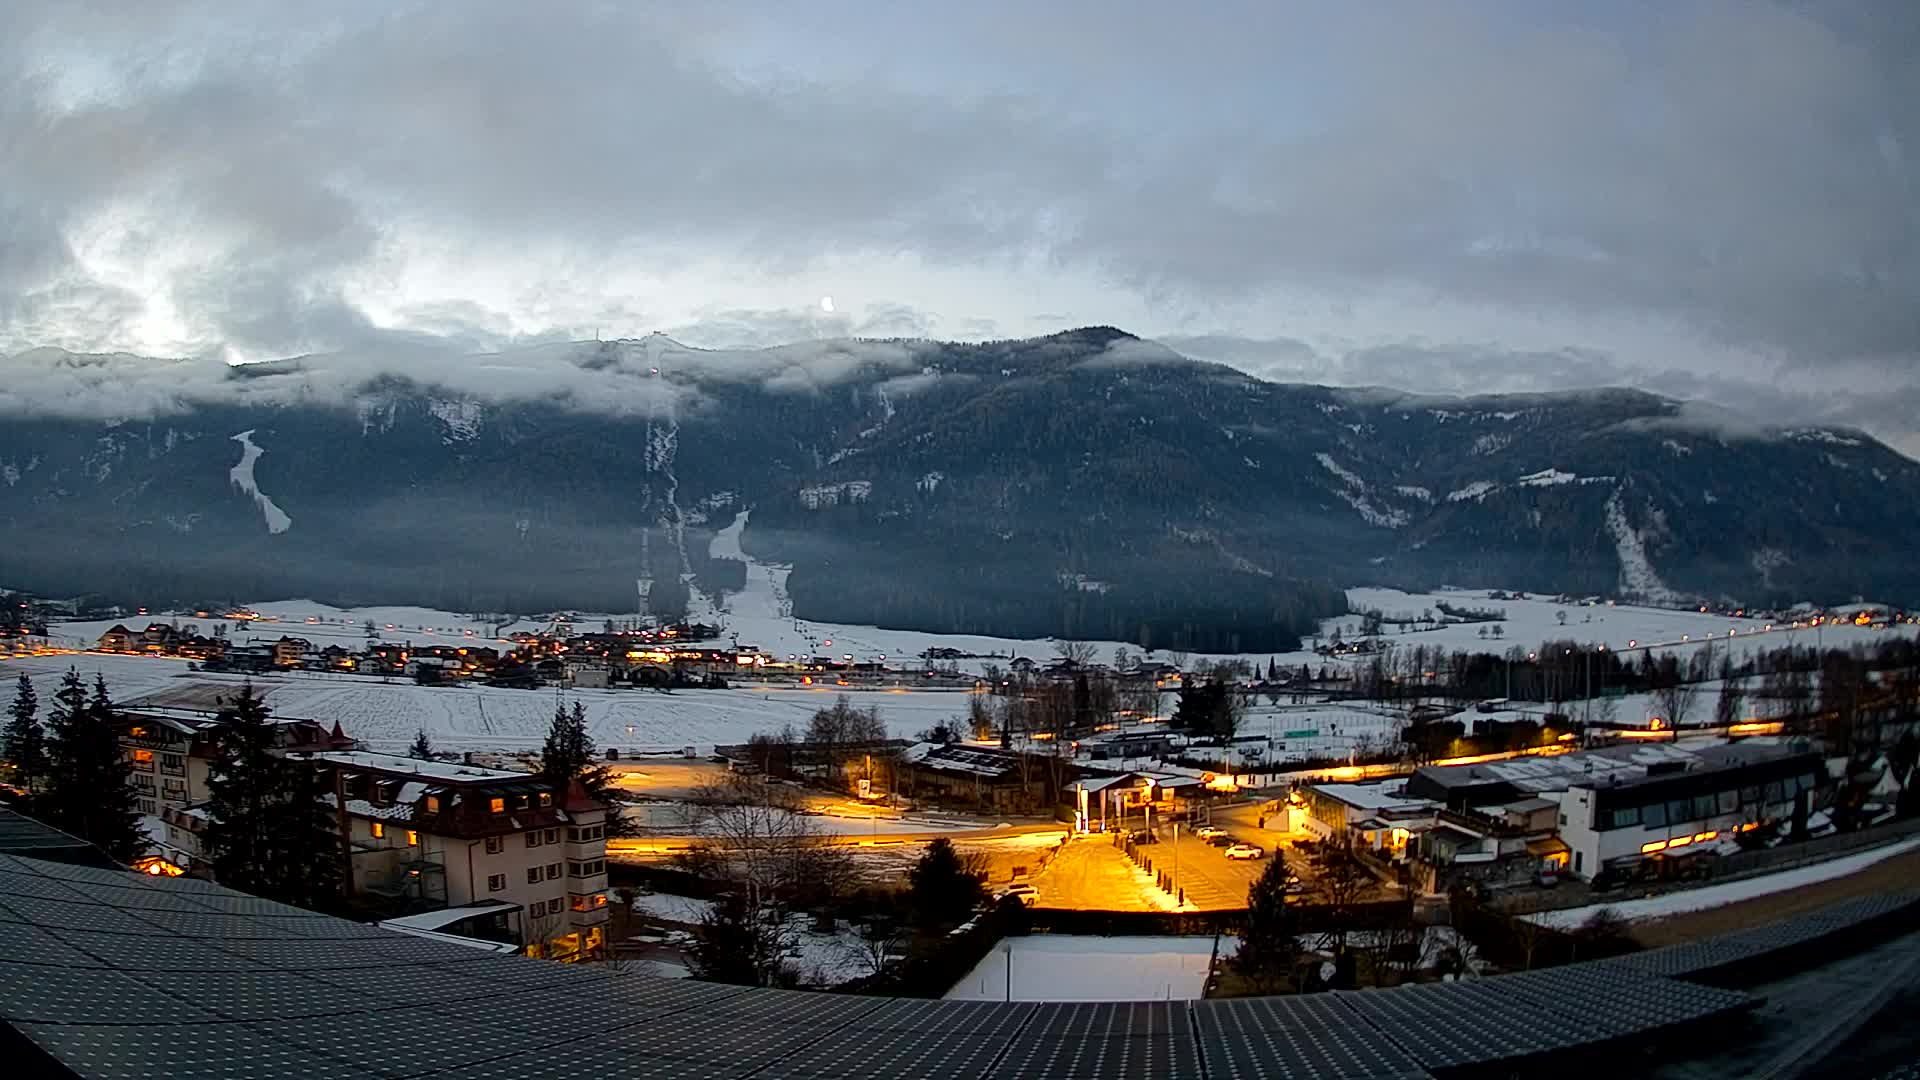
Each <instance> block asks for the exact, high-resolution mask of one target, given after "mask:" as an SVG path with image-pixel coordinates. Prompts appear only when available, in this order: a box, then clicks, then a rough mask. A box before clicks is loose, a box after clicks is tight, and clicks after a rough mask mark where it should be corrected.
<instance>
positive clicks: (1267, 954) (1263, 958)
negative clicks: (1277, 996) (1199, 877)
mask: <svg viewBox="0 0 1920 1080" xmlns="http://www.w3.org/2000/svg"><path fill="white" fill-rule="evenodd" d="M1287 876H1288V875H1287V862H1286V860H1285V859H1284V858H1282V857H1281V856H1280V854H1279V853H1278V852H1275V853H1274V856H1273V859H1272V860H1271V861H1269V862H1268V863H1267V868H1266V869H1265V870H1263V871H1261V873H1260V876H1259V878H1257V879H1256V880H1255V881H1254V883H1253V884H1252V885H1250V886H1248V888H1247V917H1246V923H1245V925H1244V926H1243V927H1242V928H1241V930H1240V951H1239V952H1238V953H1236V954H1235V955H1234V965H1235V966H1236V967H1238V968H1239V969H1240V973H1241V974H1243V975H1245V976H1247V978H1249V979H1252V980H1253V981H1254V983H1255V984H1256V985H1258V986H1259V988H1260V989H1261V990H1263V991H1266V992H1268V993H1272V992H1273V991H1275V990H1278V989H1280V988H1281V986H1282V985H1283V984H1284V983H1285V982H1286V980H1287V979H1288V977H1289V976H1290V975H1291V974H1292V972H1293V965H1294V962H1295V960H1297V959H1298V957H1299V955H1300V944H1299V940H1298V938H1297V935H1298V934H1299V932H1300V920H1299V917H1298V916H1297V914H1296V913H1295V912H1294V910H1293V907H1292V905H1290V904H1288V903H1287Z"/></svg>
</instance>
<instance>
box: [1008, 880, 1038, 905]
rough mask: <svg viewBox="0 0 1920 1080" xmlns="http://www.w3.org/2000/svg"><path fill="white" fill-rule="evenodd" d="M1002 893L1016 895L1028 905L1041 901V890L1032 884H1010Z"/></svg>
mask: <svg viewBox="0 0 1920 1080" xmlns="http://www.w3.org/2000/svg"><path fill="white" fill-rule="evenodd" d="M1000 895H1001V896H1012V897H1016V898H1018V899H1019V901H1020V902H1021V903H1023V904H1025V905H1027V906H1028V907H1032V906H1033V905H1035V904H1037V903H1039V902H1040V890H1039V889H1036V888H1034V887H1033V886H1031V885H1009V886H1007V890H1006V891H1005V892H1003V893H1001V894H1000Z"/></svg>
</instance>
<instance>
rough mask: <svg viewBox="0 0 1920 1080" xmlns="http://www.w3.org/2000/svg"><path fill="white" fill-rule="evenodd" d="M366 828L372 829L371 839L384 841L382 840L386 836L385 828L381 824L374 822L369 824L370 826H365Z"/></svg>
mask: <svg viewBox="0 0 1920 1080" xmlns="http://www.w3.org/2000/svg"><path fill="white" fill-rule="evenodd" d="M367 828H369V829H372V830H373V838H374V839H375V840H384V839H386V836H387V827H386V826H385V825H382V824H380V823H379V822H377V821H376V822H374V823H373V824H371V825H369V826H367Z"/></svg>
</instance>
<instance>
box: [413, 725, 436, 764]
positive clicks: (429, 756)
mask: <svg viewBox="0 0 1920 1080" xmlns="http://www.w3.org/2000/svg"><path fill="white" fill-rule="evenodd" d="M407 756H408V757H411V758H419V759H420V760H422V761H432V760H433V744H432V743H430V742H428V741H427V729H426V728H420V729H419V730H417V731H415V732H414V733H413V745H412V746H409V747H407Z"/></svg>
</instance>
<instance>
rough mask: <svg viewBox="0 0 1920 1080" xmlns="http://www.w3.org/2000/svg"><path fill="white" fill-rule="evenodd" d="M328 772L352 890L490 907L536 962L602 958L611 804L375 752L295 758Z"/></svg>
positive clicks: (431, 904)
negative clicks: (549, 959)
mask: <svg viewBox="0 0 1920 1080" xmlns="http://www.w3.org/2000/svg"><path fill="white" fill-rule="evenodd" d="M289 756H291V757H297V758H301V759H304V760H309V761H312V762H313V763H314V764H315V766H316V767H318V768H323V769H326V770H327V771H328V773H329V776H330V778H331V780H332V781H333V787H334V790H335V792H336V797H335V798H334V800H333V801H334V806H335V808H336V810H337V811H338V813H339V815H340V828H341V833H342V837H343V839H344V840H345V842H346V845H347V849H348V851H349V852H350V855H349V862H350V863H351V865H352V875H351V881H350V884H349V886H348V887H349V889H350V891H351V892H352V893H354V894H355V895H357V896H358V897H360V898H361V899H362V900H364V901H368V902H370V903H374V904H379V905H384V906H387V907H390V908H391V909H393V911H394V913H395V914H397V915H398V914H409V913H415V912H422V911H431V910H440V909H462V908H470V907H475V906H476V905H485V906H487V907H488V908H489V909H491V910H492V912H493V915H492V917H493V918H494V919H495V920H496V923H495V927H494V929H495V930H496V931H497V932H498V933H500V934H501V935H504V937H505V939H506V940H511V941H513V942H514V943H516V944H519V945H523V946H525V947H526V949H527V952H528V953H529V954H530V955H537V956H550V957H554V958H556V959H562V960H567V959H586V958H591V957H595V956H598V955H599V954H600V952H601V950H602V949H603V948H604V946H605V938H606V925H607V921H608V914H607V903H608V900H607V843H606V822H607V812H608V811H607V808H606V807H605V806H603V805H602V804H600V803H598V802H596V801H594V800H592V799H590V798H588V797H587V796H586V794H585V792H583V791H581V790H580V788H579V785H578V784H575V785H573V786H572V788H571V789H569V790H568V791H565V792H558V793H556V792H555V791H553V790H552V789H551V788H550V787H549V786H548V785H547V784H546V783H545V782H544V781H542V780H541V779H540V778H539V777H537V776H533V775H530V774H528V773H518V772H508V771H505V770H501V769H486V768H481V767H479V766H476V765H461V764H453V763H448V762H440V761H421V760H419V759H416V758H409V757H400V756H397V755H392V754H376V753H372V752H368V751H322V752H315V753H293V754H290V755H289Z"/></svg>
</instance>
